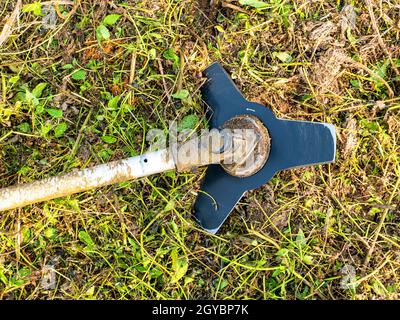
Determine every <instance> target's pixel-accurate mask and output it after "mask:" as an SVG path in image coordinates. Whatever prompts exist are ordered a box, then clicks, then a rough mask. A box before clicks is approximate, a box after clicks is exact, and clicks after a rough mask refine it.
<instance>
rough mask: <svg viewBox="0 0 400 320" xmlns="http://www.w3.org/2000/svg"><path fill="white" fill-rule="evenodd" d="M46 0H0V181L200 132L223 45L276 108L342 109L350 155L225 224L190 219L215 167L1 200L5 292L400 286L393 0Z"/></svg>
mask: <svg viewBox="0 0 400 320" xmlns="http://www.w3.org/2000/svg"><path fill="white" fill-rule="evenodd" d="M42 2H43V5H42V4H41V3H40V1H37V2H34V1H31V0H29V1H26V0H24V1H22V3H21V7H20V9H21V13H20V15H19V17H20V18H19V22H18V21H17V20H15V21H12V22H10V19H9V17H10V16H11V15H12V12H13V10H14V9H15V7H16V6H17V5H18V1H16V0H5V1H2V3H1V5H0V21H2V22H1V23H0V30H1V29H2V28H3V27H4V26H5V25H6V24H7V23H11V24H12V28H11V32H10V33H9V34H7V37H6V39H4V43H3V44H2V45H1V46H0V72H1V86H0V88H1V89H0V90H1V94H0V186H1V187H5V186H9V185H12V184H14V183H17V182H28V181H32V180H35V179H39V178H43V177H47V176H51V175H56V174H61V173H63V172H69V171H71V170H73V169H74V168H84V167H87V166H89V165H93V164H100V163H103V162H107V161H111V160H116V159H121V158H124V157H129V156H132V155H137V154H140V153H141V152H143V151H145V150H146V148H147V147H148V143H147V142H146V140H145V136H146V133H147V132H148V131H149V130H150V129H152V128H158V129H162V130H165V129H166V128H167V127H168V121H170V120H174V119H175V120H182V119H184V118H185V117H188V116H189V117H190V118H189V119H190V121H189V120H188V118H186V123H188V125H189V126H190V127H191V129H194V130H200V129H201V128H203V127H204V126H205V125H206V123H205V120H204V105H203V104H202V102H201V96H200V92H199V88H200V87H201V85H202V83H203V81H204V79H203V78H202V77H201V71H202V70H203V69H204V68H205V67H207V65H209V64H210V63H211V62H213V61H215V60H219V61H221V62H222V64H223V65H224V66H225V67H226V68H227V70H228V71H229V72H230V73H231V74H232V77H233V78H234V81H235V83H236V84H237V85H238V87H239V88H240V89H241V90H242V92H243V93H244V94H245V96H246V97H247V98H248V99H249V100H253V101H257V102H260V103H263V104H265V105H268V106H269V107H270V108H272V110H273V111H274V112H275V113H276V114H277V115H278V116H279V117H281V118H287V119H304V120H310V121H325V122H330V123H333V124H334V125H335V126H336V129H337V140H338V150H337V160H336V162H335V163H334V164H329V165H322V166H316V167H310V168H303V169H296V170H290V171H285V172H282V173H280V174H278V175H276V176H275V177H274V178H273V179H272V180H271V181H270V182H269V183H268V184H266V185H265V186H264V187H262V188H260V189H258V190H254V191H251V192H249V193H247V194H246V196H245V197H243V198H242V200H241V201H240V203H239V204H238V205H237V207H236V209H235V210H234V212H233V213H232V214H231V216H230V218H229V219H228V220H227V222H226V223H225V224H224V226H223V228H222V229H221V231H220V232H219V233H218V234H217V235H216V236H212V235H209V234H206V233H205V232H203V231H202V230H201V229H200V228H199V227H198V226H197V225H196V224H195V223H194V221H193V219H192V216H191V205H192V204H193V202H194V199H195V197H196V191H197V190H198V189H199V186H200V181H201V178H202V177H203V176H204V169H200V170H199V171H198V172H193V173H179V174H178V173H174V172H169V173H165V174H160V175H155V176H151V177H149V178H146V179H142V180H140V181H136V182H126V183H122V184H119V185H113V186H109V187H104V188H101V189H98V190H93V191H90V192H85V193H82V194H78V195H74V196H70V197H67V198H62V199H56V200H53V201H49V202H47V203H42V204H37V205H32V206H29V207H26V208H22V209H18V210H13V211H9V212H2V213H1V215H0V297H1V298H2V299H53V298H60V299H150V298H157V299H188V298H191V299H198V298H205V299H253V298H254V299H398V298H400V278H399V274H400V272H399V270H400V251H399V248H400V241H399V240H400V232H399V231H400V228H399V224H400V220H399V216H400V211H399V210H400V209H399V207H400V206H399V203H400V191H399V190H400V187H399V184H400V165H399V161H400V158H399V154H400V144H399V132H400V118H399V110H400V98H399V97H398V96H399V81H400V78H399V69H400V59H399V47H398V41H399V32H400V25H399V23H398V21H399V18H400V17H399V12H398V9H396V8H397V7H396V6H398V5H399V3H398V2H397V1H395V0H388V1H383V2H372V1H370V0H368V1H357V0H354V1H348V2H345V1H312V2H310V1H291V0H266V1H264V4H261V3H260V2H256V1H248V3H250V4H251V5H243V4H241V3H243V1H228V0H226V1H213V2H210V1H206V0H202V1H193V0H186V1H178V0H157V1H147V0H142V1H125V2H124V1H108V2H107V3H106V2H97V1H92V0H79V1H77V0H75V1H64V4H60V5H59V6H58V7H57V6H55V3H56V1H46V2H44V1H42ZM46 3H47V4H50V5H51V6H52V7H53V8H56V9H57V10H56V11H57V12H56V16H57V18H56V21H55V23H54V24H53V25H49V21H48V18H46V19H44V16H43V14H42V10H43V9H45V4H46ZM210 3H213V4H210ZM256 7H258V8H256ZM46 10H49V9H48V8H47V9H46ZM46 12H49V11H46ZM50 12H53V14H54V12H55V11H54V10H53V11H51V10H50ZM46 15H47V14H46ZM48 17H49V16H48ZM44 21H47V22H46V23H47V24H46V25H44V24H43V22H44ZM185 90H187V92H188V93H189V95H188V96H187V92H186V91H185ZM193 119H195V120H196V119H197V120H196V121H193Z"/></svg>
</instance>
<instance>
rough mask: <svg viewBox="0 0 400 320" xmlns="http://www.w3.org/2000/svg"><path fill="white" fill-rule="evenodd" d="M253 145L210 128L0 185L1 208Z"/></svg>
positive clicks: (186, 165)
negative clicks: (162, 145)
mask: <svg viewBox="0 0 400 320" xmlns="http://www.w3.org/2000/svg"><path fill="white" fill-rule="evenodd" d="M253 148H254V142H253V140H252V139H249V138H248V137H246V136H245V135H243V136H236V135H232V134H227V133H226V132H220V131H218V130H211V131H209V132H208V133H207V134H205V135H202V136H200V137H196V138H194V139H191V140H189V141H187V142H184V143H181V144H176V145H174V146H172V147H170V148H168V149H164V150H160V151H154V152H148V153H145V154H143V155H141V156H137V157H132V158H128V159H124V160H119V161H114V162H110V163H107V164H102V165H99V166H95V167H92V168H87V169H83V170H79V171H74V172H71V173H68V174H64V175H61V176H56V177H51V178H47V179H43V180H39V181H34V182H31V183H26V184H19V185H15V186H12V187H9V188H4V189H0V211H4V210H11V209H15V208H18V207H23V206H26V205H29V204H33V203H37V202H42V201H47V200H51V199H55V198H60V197H64V196H67V195H72V194H75V193H78V192H83V191H87V190H90V189H94V188H98V187H102V186H106V185H110V184H113V183H119V182H124V181H128V180H134V179H138V178H143V177H147V176H149V175H152V174H156V173H161V172H165V171H169V170H175V169H176V170H178V171H186V170H190V169H191V168H193V167H199V166H203V165H208V164H212V163H221V161H223V160H224V159H231V158H234V157H233V155H234V153H235V152H236V156H237V157H236V158H239V159H241V158H243V156H244V155H245V154H247V153H248V152H249V149H251V150H252V149H253ZM237 152H239V154H237Z"/></svg>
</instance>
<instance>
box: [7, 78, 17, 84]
mask: <svg viewBox="0 0 400 320" xmlns="http://www.w3.org/2000/svg"><path fill="white" fill-rule="evenodd" d="M18 80H19V76H14V77H11V78H10V79H9V80H8V82H9V83H11V84H16V83H17V82H18Z"/></svg>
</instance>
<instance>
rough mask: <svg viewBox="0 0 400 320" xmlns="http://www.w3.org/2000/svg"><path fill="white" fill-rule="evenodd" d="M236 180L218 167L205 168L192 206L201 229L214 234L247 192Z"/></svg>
mask: <svg viewBox="0 0 400 320" xmlns="http://www.w3.org/2000/svg"><path fill="white" fill-rule="evenodd" d="M238 180H240V178H237V177H233V176H231V175H229V174H227V173H226V172H225V171H224V169H222V167H221V166H220V165H210V166H209V167H208V168H207V172H206V176H205V178H204V180H203V183H202V186H201V191H200V192H199V193H198V195H197V199H196V202H195V205H194V210H195V218H196V219H197V221H198V222H199V224H200V225H201V226H202V228H203V229H205V230H207V231H208V232H210V233H213V234H214V233H216V232H217V231H218V229H219V228H220V227H221V225H222V224H223V223H224V221H225V220H226V218H227V217H228V216H229V214H230V213H231V211H232V210H233V208H234V207H235V205H236V203H237V202H238V201H239V200H240V198H241V197H242V196H243V194H244V193H245V192H246V191H247V189H246V188H243V185H242V184H240V183H238Z"/></svg>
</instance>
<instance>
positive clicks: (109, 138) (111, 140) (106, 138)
mask: <svg viewBox="0 0 400 320" xmlns="http://www.w3.org/2000/svg"><path fill="white" fill-rule="evenodd" d="M101 140H103V141H104V142H105V143H109V144H111V143H114V142H115V141H117V138H115V137H112V136H102V137H101Z"/></svg>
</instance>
